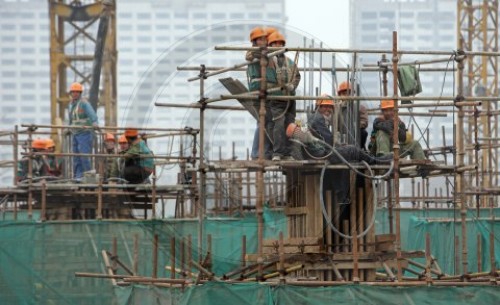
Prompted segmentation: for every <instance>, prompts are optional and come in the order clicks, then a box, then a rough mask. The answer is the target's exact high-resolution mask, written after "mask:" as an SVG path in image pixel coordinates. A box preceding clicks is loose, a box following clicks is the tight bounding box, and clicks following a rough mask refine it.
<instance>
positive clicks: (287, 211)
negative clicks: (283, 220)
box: [285, 207, 308, 216]
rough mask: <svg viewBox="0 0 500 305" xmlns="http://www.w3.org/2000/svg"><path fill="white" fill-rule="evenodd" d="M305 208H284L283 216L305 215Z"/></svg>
mask: <svg viewBox="0 0 500 305" xmlns="http://www.w3.org/2000/svg"><path fill="white" fill-rule="evenodd" d="M307 212H308V211H307V207H286V208H285V215H286V216H290V215H305V214H307Z"/></svg>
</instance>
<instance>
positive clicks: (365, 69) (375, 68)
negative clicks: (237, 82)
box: [177, 63, 456, 73]
mask: <svg viewBox="0 0 500 305" xmlns="http://www.w3.org/2000/svg"><path fill="white" fill-rule="evenodd" d="M408 64H410V63H408ZM234 67H235V66H233V68H232V69H231V70H229V71H231V72H235V71H238V72H244V71H246V68H243V67H239V68H234ZM206 69H207V71H217V70H222V69H226V67H216V66H212V67H207V68H206ZM332 69H335V70H336V71H337V72H347V71H349V70H350V68H347V67H336V68H333V67H312V68H298V69H297V70H298V71H300V72H304V71H313V72H330V73H331V71H332ZM198 70H199V68H198V67H196V66H179V67H177V71H198ZM362 70H363V72H381V71H383V70H384V68H383V67H378V66H376V65H364V66H363V69H362ZM418 70H419V71H420V72H445V71H456V70H455V69H453V68H446V67H434V68H428V67H422V68H420V69H418Z"/></svg>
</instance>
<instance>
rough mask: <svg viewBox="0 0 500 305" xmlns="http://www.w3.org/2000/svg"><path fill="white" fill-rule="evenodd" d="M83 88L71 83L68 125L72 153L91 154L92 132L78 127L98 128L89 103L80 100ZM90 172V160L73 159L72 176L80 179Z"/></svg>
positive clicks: (94, 114)
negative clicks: (69, 127)
mask: <svg viewBox="0 0 500 305" xmlns="http://www.w3.org/2000/svg"><path fill="white" fill-rule="evenodd" d="M82 93H83V86H82V84H80V83H73V84H71V87H70V89H69V94H70V97H71V102H70V103H69V125H70V126H71V127H76V128H71V130H70V132H71V134H72V140H73V153H78V154H91V153H92V144H93V141H94V131H93V130H91V129H85V128H78V127H92V126H93V127H95V128H98V124H97V115H96V113H95V111H94V108H92V105H90V103H89V102H87V101H85V100H83V99H82ZM90 170H91V164H90V158H89V157H87V156H75V157H73V176H74V178H75V179H81V178H82V177H83V173H84V172H87V171H90Z"/></svg>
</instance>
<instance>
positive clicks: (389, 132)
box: [370, 100, 426, 160]
mask: <svg viewBox="0 0 500 305" xmlns="http://www.w3.org/2000/svg"><path fill="white" fill-rule="evenodd" d="M380 110H381V111H382V115H380V116H379V117H378V118H376V119H375V120H374V121H373V131H372V139H373V140H374V141H373V140H372V147H371V148H370V150H371V151H372V152H373V153H375V154H376V155H377V156H382V155H386V154H389V153H390V152H392V148H393V141H392V139H393V134H394V100H382V101H381V102H380ZM398 139H399V145H400V155H401V158H405V157H407V156H410V158H411V159H413V160H425V159H426V157H425V154H424V151H423V149H422V146H421V145H420V143H419V142H418V141H415V140H413V139H412V136H411V134H410V133H409V132H408V131H407V129H406V126H405V124H404V123H403V122H402V121H401V120H400V121H399V126H398ZM373 142H374V143H373ZM373 146H374V147H373Z"/></svg>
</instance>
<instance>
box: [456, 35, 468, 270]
mask: <svg viewBox="0 0 500 305" xmlns="http://www.w3.org/2000/svg"><path fill="white" fill-rule="evenodd" d="M461 43H462V42H461ZM464 59H465V56H456V57H455V60H456V61H457V65H458V77H457V100H458V101H460V100H461V98H459V97H461V96H463V92H464V83H463V82H464V80H463V78H464V62H463V61H464ZM463 115H464V113H463V109H462V107H458V118H457V128H456V131H457V135H456V141H457V143H456V147H457V167H463V166H464V165H465V164H464V157H465V151H464V134H463V128H464V120H463ZM456 179H457V184H456V193H457V194H458V197H457V204H458V205H459V207H460V218H461V228H462V273H463V274H467V273H468V266H467V264H468V262H467V229H466V219H465V218H466V215H467V203H466V202H465V200H466V197H465V195H464V194H463V191H464V190H465V181H464V174H463V173H458V175H456Z"/></svg>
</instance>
